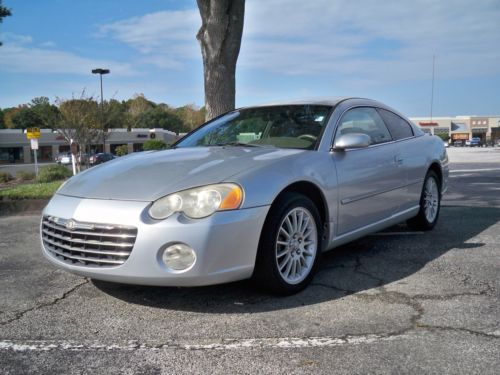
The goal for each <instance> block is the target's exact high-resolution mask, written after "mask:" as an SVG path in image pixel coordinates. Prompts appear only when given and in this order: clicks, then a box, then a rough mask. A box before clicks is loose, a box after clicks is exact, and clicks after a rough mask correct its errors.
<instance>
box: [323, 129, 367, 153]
mask: <svg viewBox="0 0 500 375" xmlns="http://www.w3.org/2000/svg"><path fill="white" fill-rule="evenodd" d="M370 144H371V138H370V137H369V136H368V135H366V134H363V133H348V134H344V135H341V136H340V137H339V138H338V139H336V140H335V144H334V145H333V148H332V150H333V151H344V150H346V149H349V148H364V147H368V146H370Z"/></svg>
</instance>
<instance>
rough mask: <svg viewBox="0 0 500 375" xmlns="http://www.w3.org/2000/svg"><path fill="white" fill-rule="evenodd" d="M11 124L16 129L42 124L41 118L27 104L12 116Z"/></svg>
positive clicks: (39, 126) (40, 125)
mask: <svg viewBox="0 0 500 375" xmlns="http://www.w3.org/2000/svg"><path fill="white" fill-rule="evenodd" d="M12 124H13V125H14V128H16V129H26V128H33V127H38V128H41V127H43V126H42V119H41V118H40V117H39V116H38V114H37V113H36V111H34V110H33V109H32V108H30V107H28V106H23V107H21V108H20V110H19V111H18V112H17V113H16V114H15V115H14V116H12Z"/></svg>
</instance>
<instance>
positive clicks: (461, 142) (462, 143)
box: [453, 140, 464, 147]
mask: <svg viewBox="0 0 500 375" xmlns="http://www.w3.org/2000/svg"><path fill="white" fill-rule="evenodd" d="M453 146H454V147H463V146H464V141H462V140H457V141H453Z"/></svg>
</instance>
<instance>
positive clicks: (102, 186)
mask: <svg viewBox="0 0 500 375" xmlns="http://www.w3.org/2000/svg"><path fill="white" fill-rule="evenodd" d="M302 152H305V151H302V150H296V149H294V150H292V149H287V150H284V149H277V148H267V147H266V148H257V147H232V146H227V147H192V148H179V149H171V150H164V151H153V152H140V153H134V154H131V155H128V156H124V157H121V158H118V159H115V160H113V161H110V162H107V163H104V164H101V165H99V166H96V167H93V168H90V169H88V170H86V171H85V172H82V173H80V174H78V175H76V176H74V177H72V178H71V179H69V180H68V181H67V182H66V183H65V184H64V185H63V186H62V187H61V189H59V191H58V192H57V194H61V195H67V196H73V197H82V198H94V199H116V200H134V201H154V200H156V199H158V198H160V197H162V196H165V195H167V194H171V193H174V192H177V191H180V190H184V189H189V188H192V187H196V186H202V185H207V184H213V183H218V182H222V181H226V180H227V179H228V178H230V177H231V176H233V175H235V174H238V173H241V172H243V171H248V170H250V169H254V168H258V167H260V166H264V165H268V164H270V163H274V162H276V161H277V160H282V159H283V158H286V157H292V156H294V155H297V154H300V153H302Z"/></svg>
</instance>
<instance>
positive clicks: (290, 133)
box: [175, 105, 332, 150]
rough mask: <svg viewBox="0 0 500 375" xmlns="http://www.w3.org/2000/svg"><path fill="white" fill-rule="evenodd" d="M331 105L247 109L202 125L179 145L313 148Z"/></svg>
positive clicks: (326, 119) (178, 145)
mask: <svg viewBox="0 0 500 375" xmlns="http://www.w3.org/2000/svg"><path fill="white" fill-rule="evenodd" d="M331 110H332V107H331V106H325V105H283V106H269V107H255V108H244V109H239V110H236V111H233V112H229V113H227V114H225V115H223V116H221V117H219V118H217V119H215V120H213V121H211V122H209V123H207V124H206V125H204V126H202V127H200V128H199V129H198V130H196V131H195V132H193V133H191V134H189V135H188V136H186V137H185V138H184V139H182V140H181V141H179V142H178V143H177V144H176V145H175V147H176V148H177V147H181V148H182V147H206V146H250V147H251V146H255V147H259V146H261V147H268V146H272V147H279V148H298V149H304V150H312V149H314V148H315V146H316V144H317V143H318V140H319V137H320V136H321V131H322V129H323V127H324V126H325V124H326V123H327V121H328V117H329V114H330V112H331Z"/></svg>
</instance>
